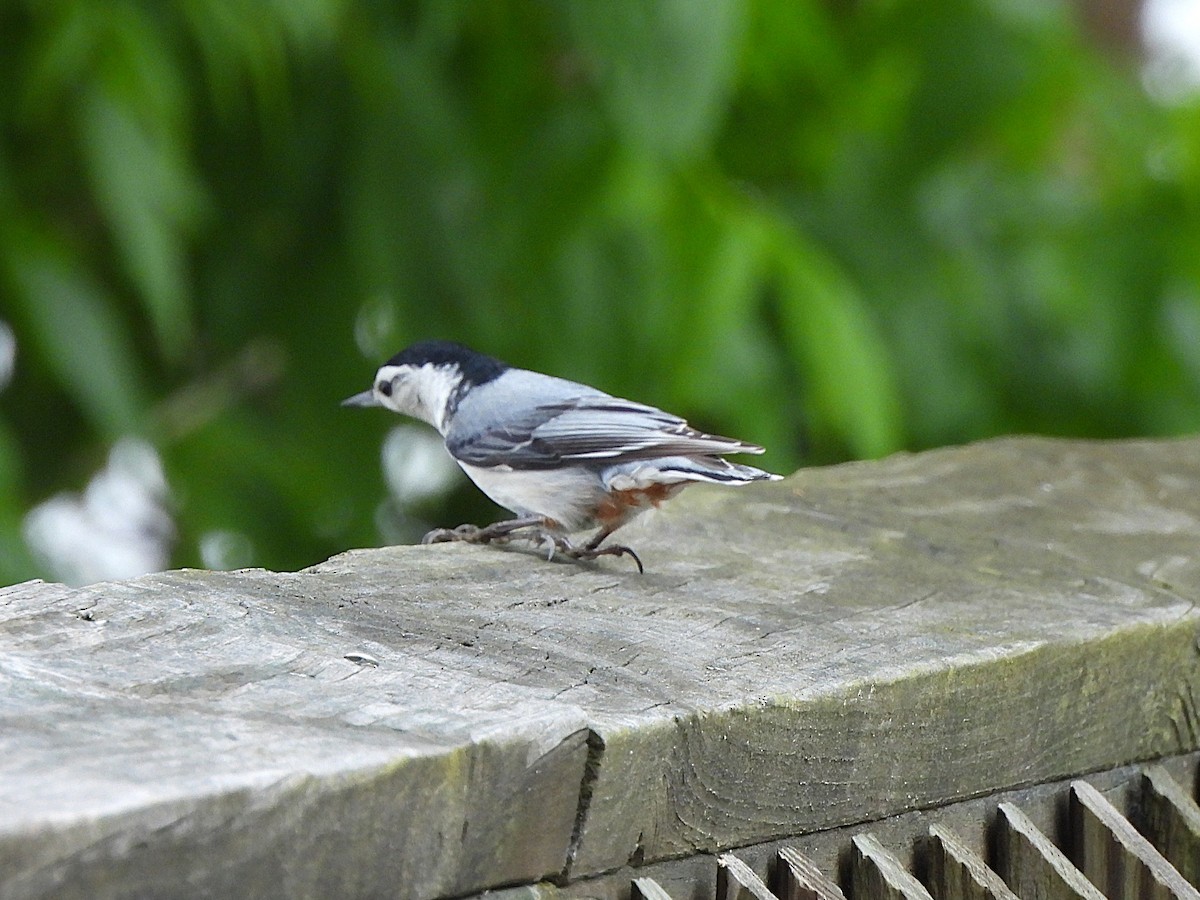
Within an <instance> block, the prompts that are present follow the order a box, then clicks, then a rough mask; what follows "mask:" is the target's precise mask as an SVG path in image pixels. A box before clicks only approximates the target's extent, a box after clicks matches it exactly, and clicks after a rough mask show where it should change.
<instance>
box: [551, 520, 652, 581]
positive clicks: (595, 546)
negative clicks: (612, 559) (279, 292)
mask: <svg viewBox="0 0 1200 900" xmlns="http://www.w3.org/2000/svg"><path fill="white" fill-rule="evenodd" d="M615 530H616V528H615V526H614V527H612V528H610V527H608V526H607V525H606V526H605V527H603V528H601V529H600V530H599V531H598V532H597V533H596V534H595V536H594V537H593V538H592V539H591V540H590V541H588V542H587V543H586V544H584V545H583V546H582V547H576V546H575V545H574V544H572V543H571V541H570V540H569V539H568V538H566V537H564V536H563V535H560V534H553V533H551V532H549V531H545V530H544V529H543V530H542V533H541V535H540V536H541V538H542V539H543V540H550V541H552V542H553V544H552V548H551V551H550V555H551V556H553V555H554V551H555V550H557V551H558V552H559V553H561V554H562V555H563V556H565V557H567V558H569V559H585V560H590V559H595V558H596V557H598V556H628V557H631V558H632V559H633V561H634V563H635V564H636V565H637V567H638V572H639V573H641V574H645V572H646V570H645V568H643V566H642V561H641V560H640V559H639V558H638V555H637V554H636V553H634V552H633V550H632V549H631V548H629V547H626V546H625V545H624V544H609V545H608V546H607V547H601V546H600V545H601V544H602V543H603V542H604V539H605V538H606V537H608V536H609V535H610V534H612V533H613V531H615Z"/></svg>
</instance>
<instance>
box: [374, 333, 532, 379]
mask: <svg viewBox="0 0 1200 900" xmlns="http://www.w3.org/2000/svg"><path fill="white" fill-rule="evenodd" d="M387 365H389V366H413V367H415V368H420V367H421V366H424V365H433V366H457V367H458V371H459V372H461V373H462V377H463V380H464V381H467V382H470V383H471V384H486V383H487V382H489V381H491V380H492V379H494V378H498V377H499V376H500V375H501V374H502V373H503V372H504V371H505V370H506V369H508V368H509V365H508V363H505V362H501V361H500V360H498V359H496V358H495V357H492V356H487V355H485V354H483V353H476V352H475V351H474V350H472V349H471V348H470V347H464V346H463V345H462V344H456V343H454V341H420V342H418V343H416V344H413V345H412V346H410V347H406V348H405V349H403V350H401V351H400V352H399V353H397V354H396V355H395V356H393V357H392V358H391V359H389V360H388V361H387Z"/></svg>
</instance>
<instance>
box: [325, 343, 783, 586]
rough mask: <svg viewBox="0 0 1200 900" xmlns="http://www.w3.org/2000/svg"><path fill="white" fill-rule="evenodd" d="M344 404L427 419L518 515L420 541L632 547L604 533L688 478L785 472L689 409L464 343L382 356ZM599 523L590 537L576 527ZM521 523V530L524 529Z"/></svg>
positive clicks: (582, 555)
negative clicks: (685, 414) (666, 407)
mask: <svg viewBox="0 0 1200 900" xmlns="http://www.w3.org/2000/svg"><path fill="white" fill-rule="evenodd" d="M342 405H343V406H382V407H385V408H386V409H390V410H392V411H393V412H398V413H402V414H404V415H406V416H412V417H413V418H416V419H421V420H422V421H424V422H428V423H429V424H430V425H432V426H433V427H434V428H436V429H437V430H438V432H439V433H440V434H441V435H442V438H443V440H444V441H445V442H446V449H447V450H448V451H450V455H451V456H452V457H454V460H455V461H456V462H457V463H458V464H459V465H460V466H461V467H462V469H463V471H464V472H466V473H467V475H468V476H469V477H470V479H471V480H472V481H474V482H475V484H477V485H478V486H479V488H480V490H482V491H483V492H484V493H485V494H487V495H488V496H489V497H491V498H492V499H493V500H494V501H496V503H498V504H500V505H501V506H503V507H504V508H505V509H508V510H511V511H512V512H513V513H514V514H515V515H516V516H517V518H515V519H509V520H505V521H502V522H496V523H494V524H492V525H488V526H486V527H484V528H478V527H476V526H474V525H460V526H459V527H458V528H455V529H444V528H443V529H438V530H436V531H431V532H430V533H429V534H427V535H425V540H424V542H425V543H435V542H439V541H469V542H472V543H489V542H492V541H498V542H501V541H506V540H509V539H511V538H512V537H526V538H529V539H530V540H533V541H535V542H540V543H543V544H546V545H548V546H549V548H550V553H551V555H553V554H554V552H555V551H558V552H560V553H562V554H563V555H564V556H568V557H571V558H572V559H595V558H596V557H598V556H604V555H613V556H620V555H622V554H628V555H629V556H631V557H632V558H633V560H634V562H636V563H637V566H638V570H639V571H641V570H642V562H641V560H640V559H638V556H637V554H636V553H634V552H633V551H632V550H631V549H629V548H628V547H625V546H622V545H619V544H610V545H608V546H604V547H602V546H601V544H602V543H603V541H604V539H605V538H607V537H608V536H609V535H610V534H612V533H613V532H614V531H615V530H616V529H618V528H620V527H621V526H622V525H624V524H625V523H626V522H628V521H629V520H630V519H632V518H633V517H634V516H636V515H637V514H638V513H640V512H642V511H643V510H645V509H648V508H649V507H651V506H658V505H659V504H660V503H662V502H663V501H664V500H667V499H669V498H670V497H673V496H674V495H675V494H677V493H678V492H679V491H680V490H682V489H683V488H684V487H686V486H687V485H689V484H694V483H696V482H700V481H704V482H710V483H713V484H733V485H741V484H748V483H750V482H752V481H774V480H777V479H778V478H779V477H780V476H779V475H773V474H771V473H770V472H764V471H763V470H762V469H756V468H754V467H753V466H745V465H739V464H738V463H732V462H729V461H728V460H725V459H722V456H723V455H724V454H727V453H762V452H763V448H762V447H759V446H756V445H754V444H748V443H746V442H744V441H738V440H734V439H732V438H726V437H718V436H716V435H711V434H704V433H702V432H699V431H697V430H696V429H694V428H692V427H691V426H689V425H688V423H687V422H685V421H684V420H683V419H681V418H679V417H678V416H673V415H671V414H670V413H666V412H663V411H662V410H661V409H655V408H654V407H653V406H645V405H643V404H641V403H634V402H633V401H630V400H622V399H620V398H619V397H613V396H611V395H610V394H606V393H604V392H603V391H599V390H596V388H592V387H588V386H587V385H584V384H577V383H575V382H573V381H566V380H565V379H562V378H555V377H553V376H551V375H542V374H540V373H538V372H530V371H528V370H526V369H514V368H512V367H511V366H509V365H507V364H506V363H503V362H501V361H500V360H498V359H493V358H492V357H490V356H485V355H483V354H482V353H476V352H475V351H474V350H470V349H468V348H467V347H464V346H462V345H461V344H455V343H451V342H449V341H423V342H421V343H417V344H413V345H412V346H411V347H409V348H408V349H406V350H403V351H401V352H400V353H397V354H396V355H395V356H393V357H392V358H391V359H389V360H388V361H387V362H386V363H384V364H383V365H382V366H380V368H379V371H378V372H377V373H376V374H375V383H374V385H373V386H372V387H371V389H370V390H367V391H363V392H362V393H360V394H355V395H354V396H353V397H350V398H348V399H346V400H344V401H342ZM597 526H598V527H599V531H597V532H596V534H595V535H594V536H592V537H591V538H590V539H589V540H588V541H587V542H586V543H584V544H582V545H579V546H577V545H575V544H574V543H572V541H571V539H570V537H569V535H570V534H572V533H574V532H577V531H581V530H583V529H586V528H594V527H597ZM518 532H521V534H517V533H518Z"/></svg>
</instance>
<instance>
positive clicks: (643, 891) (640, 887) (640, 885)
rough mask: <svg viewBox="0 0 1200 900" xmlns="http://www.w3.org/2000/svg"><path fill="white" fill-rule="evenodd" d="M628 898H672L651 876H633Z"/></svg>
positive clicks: (655, 899)
mask: <svg viewBox="0 0 1200 900" xmlns="http://www.w3.org/2000/svg"><path fill="white" fill-rule="evenodd" d="M630 900H672V898H671V895H670V894H668V893H667V892H666V891H665V890H664V889H663V887H662V885H660V884H659V883H658V882H657V881H655V880H654V879H653V878H635V879H633V887H632V888H631V889H630Z"/></svg>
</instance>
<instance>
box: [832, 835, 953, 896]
mask: <svg viewBox="0 0 1200 900" xmlns="http://www.w3.org/2000/svg"><path fill="white" fill-rule="evenodd" d="M850 851H851V852H850V895H851V897H852V898H853V900H860V898H861V900H933V898H932V897H930V896H929V892H928V891H927V890H925V887H924V885H922V884H921V882H919V881H917V879H916V876H914V875H913V874H912V873H911V872H909V871H908V869H906V868H904V865H903V864H902V863H901V862H900V861H899V860H898V859H896V857H895V856H893V855H892V854H891V852H890V851H888V849H887V848H886V847H884V846H883V844H881V843H879V840H878V839H877V838H876V837H875V836H874V835H871V834H857V835H855V836H854V839H853V840H852V841H851V842H850Z"/></svg>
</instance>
